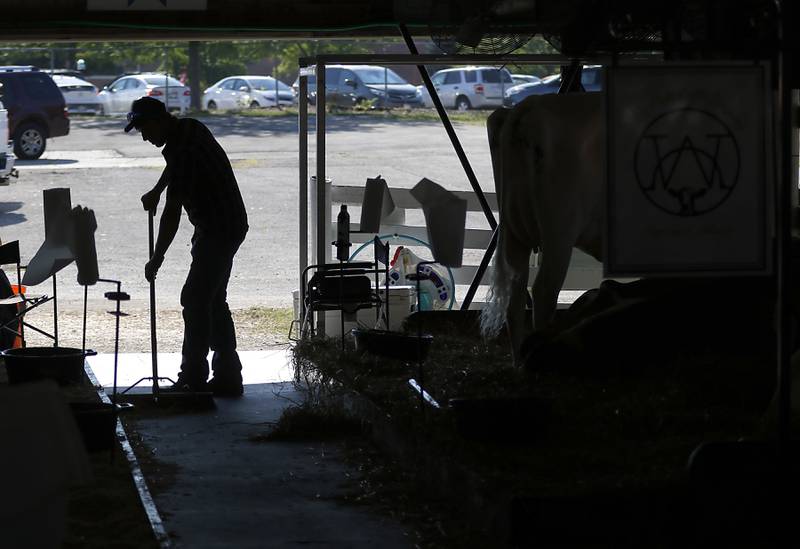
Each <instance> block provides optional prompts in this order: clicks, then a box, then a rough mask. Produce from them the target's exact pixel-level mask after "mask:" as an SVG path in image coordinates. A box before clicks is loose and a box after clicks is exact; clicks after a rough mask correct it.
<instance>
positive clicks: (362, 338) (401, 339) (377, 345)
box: [353, 328, 433, 362]
mask: <svg viewBox="0 0 800 549" xmlns="http://www.w3.org/2000/svg"><path fill="white" fill-rule="evenodd" d="M353 337H355V340H356V349H357V350H359V351H362V350H363V351H366V352H368V353H370V354H373V355H378V356H385V357H388V358H396V359H398V360H405V361H407V362H414V361H417V360H425V357H426V356H428V350H429V349H430V347H431V342H432V341H433V336H432V335H429V334H422V337H419V338H418V337H417V335H416V334H405V333H401V332H388V331H386V330H361V329H358V328H356V329H355V330H353Z"/></svg>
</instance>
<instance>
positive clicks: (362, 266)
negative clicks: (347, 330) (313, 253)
mask: <svg viewBox="0 0 800 549" xmlns="http://www.w3.org/2000/svg"><path fill="white" fill-rule="evenodd" d="M312 270H313V271H315V272H314V275H313V276H312V277H311V280H310V281H308V273H309V272H310V271H312ZM380 272H382V271H381V270H380V269H379V266H378V262H377V261H375V262H372V263H370V262H353V263H346V262H343V263H326V264H321V265H309V266H308V267H306V268H305V269H304V270H303V277H302V284H301V287H300V303H301V311H300V337H305V336H307V335H311V336H313V335H314V326H315V324H316V323H315V322H314V313H318V312H324V311H341V324H342V336H344V316H345V314H349V315H353V314H355V313H356V312H357V311H359V310H360V309H366V308H372V307H375V308H377V310H376V313H375V317H376V321H377V320H378V318H379V316H380V308H381V307H382V306H383V300H382V299H381V297H380V293H379V291H378V287H379V285H378V275H379V274H380ZM370 274H373V275H375V287H374V288H373V286H372V280H370V278H369V276H368V275H370Z"/></svg>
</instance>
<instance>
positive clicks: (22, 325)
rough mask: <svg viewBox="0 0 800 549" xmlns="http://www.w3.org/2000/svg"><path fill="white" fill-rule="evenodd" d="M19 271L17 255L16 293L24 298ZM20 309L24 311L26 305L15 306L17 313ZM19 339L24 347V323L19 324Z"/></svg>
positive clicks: (23, 303)
mask: <svg viewBox="0 0 800 549" xmlns="http://www.w3.org/2000/svg"><path fill="white" fill-rule="evenodd" d="M21 270H22V268H21V267H20V265H19V254H17V292H19V295H20V296H22V297H23V298H24V297H25V294H23V293H22V273H21V272H20V271H21ZM20 307H21V308H22V310H23V311H24V310H25V309H26V308H27V307H28V304H27V303H25V301H23V302H22V303H21V304H19V305H17V313H19V312H20V309H19V308H20ZM19 338H20V340H21V341H22V346H23V347H25V322H24V321H21V322H20V324H19Z"/></svg>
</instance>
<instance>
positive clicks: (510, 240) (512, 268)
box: [500, 231, 531, 366]
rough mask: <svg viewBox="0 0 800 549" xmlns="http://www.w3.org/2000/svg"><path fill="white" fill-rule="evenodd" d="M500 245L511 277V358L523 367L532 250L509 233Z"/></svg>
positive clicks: (508, 322)
mask: <svg viewBox="0 0 800 549" xmlns="http://www.w3.org/2000/svg"><path fill="white" fill-rule="evenodd" d="M500 245H501V247H502V252H501V257H503V258H505V261H506V267H507V269H508V272H507V274H508V275H509V290H510V291H509V297H508V302H507V303H506V311H505V316H506V328H507V330H508V338H509V340H510V342H511V356H512V359H513V361H514V365H515V366H522V356H521V352H520V349H521V348H522V342H523V341H525V336H526V335H527V322H526V318H525V314H526V309H527V299H526V294H527V291H528V271H529V265H530V258H531V248H530V247H529V246H526V245H525V244H523V243H521V242H520V241H519V240H517V239H516V238H514V236H512V235H510V234H508V231H506V234H505V235H504V238H503V239H502V242H501V243H500Z"/></svg>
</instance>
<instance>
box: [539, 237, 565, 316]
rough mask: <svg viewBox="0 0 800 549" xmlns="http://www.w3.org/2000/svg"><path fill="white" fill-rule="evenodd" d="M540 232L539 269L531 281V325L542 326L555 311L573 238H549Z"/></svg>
mask: <svg viewBox="0 0 800 549" xmlns="http://www.w3.org/2000/svg"><path fill="white" fill-rule="evenodd" d="M547 236H548V235H546V234H545V233H544V232H543V234H542V250H541V253H540V255H539V258H540V261H539V271H538V273H537V274H536V280H534V282H533V327H534V328H535V329H540V328H544V327H545V326H547V325H548V324H550V322H552V320H553V317H554V316H555V313H556V307H557V305H558V293H559V291H561V286H562V285H563V284H564V279H565V278H566V277H567V269H569V262H570V259H571V258H572V245H571V244H570V242H574V239H572V240H570V239H562V238H557V239H550V241H548V240H549V239H548V238H547Z"/></svg>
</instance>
